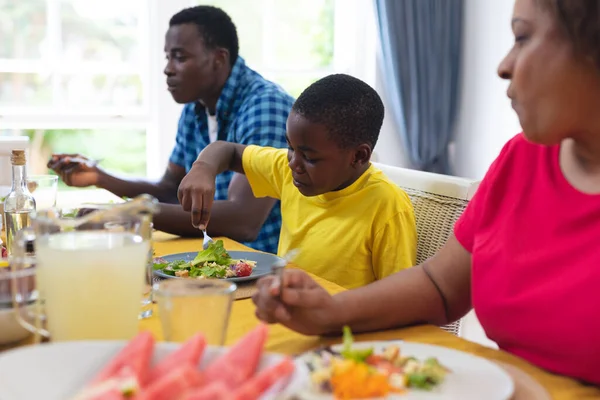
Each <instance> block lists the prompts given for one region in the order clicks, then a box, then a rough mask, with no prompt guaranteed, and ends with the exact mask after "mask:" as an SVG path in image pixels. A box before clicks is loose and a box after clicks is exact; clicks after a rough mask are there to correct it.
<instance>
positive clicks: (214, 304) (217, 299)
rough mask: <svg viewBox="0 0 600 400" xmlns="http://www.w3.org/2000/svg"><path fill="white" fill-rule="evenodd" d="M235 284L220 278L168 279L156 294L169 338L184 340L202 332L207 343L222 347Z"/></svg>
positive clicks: (174, 340) (166, 337)
mask: <svg viewBox="0 0 600 400" xmlns="http://www.w3.org/2000/svg"><path fill="white" fill-rule="evenodd" d="M235 290H236V285H235V284H234V283H232V282H228V281H226V280H221V279H167V280H164V281H162V282H160V283H158V284H157V285H156V287H155V289H154V297H155V299H156V302H157V303H158V311H159V315H160V321H161V324H162V328H163V334H164V337H165V340H166V341H169V342H184V341H186V340H187V339H189V338H190V337H192V336H193V335H194V334H196V333H198V332H201V333H203V334H204V336H205V337H206V341H207V343H208V344H211V345H217V346H222V345H223V343H224V342H225V333H226V331H227V324H228V322H229V314H230V313H231V304H232V302H233V294H234V292H235Z"/></svg>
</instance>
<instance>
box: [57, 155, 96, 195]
mask: <svg viewBox="0 0 600 400" xmlns="http://www.w3.org/2000/svg"><path fill="white" fill-rule="evenodd" d="M47 166H48V168H50V169H52V170H53V171H54V172H56V173H57V174H58V175H59V176H60V178H61V179H62V180H63V181H64V182H65V183H66V184H67V185H69V186H75V187H86V186H94V185H97V184H98V180H99V177H100V169H99V168H98V167H97V166H96V162H93V161H91V160H90V159H88V158H87V157H85V156H82V155H79V154H53V155H52V158H50V160H49V161H48V164H47Z"/></svg>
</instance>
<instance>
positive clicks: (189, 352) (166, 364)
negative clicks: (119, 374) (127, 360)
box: [143, 333, 206, 386]
mask: <svg viewBox="0 0 600 400" xmlns="http://www.w3.org/2000/svg"><path fill="white" fill-rule="evenodd" d="M205 348H206V339H205V338H204V335H202V334H201V333H198V334H196V335H194V336H193V337H191V338H190V339H188V341H187V342H185V343H184V344H182V345H181V346H180V347H179V348H178V349H177V350H175V351H174V352H172V353H171V354H169V355H168V356H166V357H165V358H163V359H162V360H161V361H159V362H158V364H156V365H155V366H154V367H153V368H152V369H151V370H150V373H149V374H148V376H147V377H146V381H144V384H143V386H146V385H148V384H150V383H152V382H154V381H156V380H159V379H160V378H162V377H163V376H165V375H166V374H168V373H169V372H171V371H172V370H173V369H174V368H176V367H179V366H182V365H185V364H189V365H191V366H192V367H197V366H198V364H199V363H200V359H201V358H202V354H203V353H204V349H205Z"/></svg>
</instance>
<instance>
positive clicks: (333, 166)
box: [287, 110, 371, 196]
mask: <svg viewBox="0 0 600 400" xmlns="http://www.w3.org/2000/svg"><path fill="white" fill-rule="evenodd" d="M287 142H288V147H289V150H288V162H289V166H290V169H291V170H292V177H293V179H294V186H296V187H297V188H298V190H299V191H300V193H302V194H303V195H304V196H317V195H319V194H323V193H327V192H333V191H336V190H341V189H344V188H345V187H347V186H349V185H351V184H352V183H353V182H354V181H355V180H356V179H357V178H358V177H359V176H360V175H361V174H362V172H363V171H364V170H365V169H366V167H368V164H369V158H370V156H371V149H370V147H369V146H368V145H366V144H361V145H359V146H358V147H355V148H348V149H343V148H340V146H339V145H338V144H337V143H336V142H335V141H333V140H332V139H330V137H329V132H328V130H327V128H326V127H325V126H324V125H322V124H317V123H312V122H310V121H308V120H307V119H306V118H304V117H302V116H301V115H299V114H297V113H296V112H294V110H292V111H291V112H290V115H289V117H288V120H287Z"/></svg>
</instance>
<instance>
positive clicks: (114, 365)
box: [91, 332, 154, 385]
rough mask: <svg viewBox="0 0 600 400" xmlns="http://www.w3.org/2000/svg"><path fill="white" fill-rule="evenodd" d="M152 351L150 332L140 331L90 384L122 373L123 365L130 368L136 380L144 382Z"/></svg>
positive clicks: (152, 340)
mask: <svg viewBox="0 0 600 400" xmlns="http://www.w3.org/2000/svg"><path fill="white" fill-rule="evenodd" d="M153 352H154V337H152V334H151V333H150V332H140V333H139V334H138V335H137V336H136V337H134V338H133V339H131V341H129V343H127V344H126V345H125V347H123V349H122V350H121V351H120V352H119V353H117V355H116V356H115V357H114V358H113V359H112V360H111V361H110V362H109V363H108V364H107V365H106V366H105V367H104V368H103V369H102V370H101V371H100V372H99V373H98V374H97V375H96V377H95V378H94V379H93V380H92V382H91V384H92V385H94V384H97V383H99V382H103V381H106V380H108V379H110V378H112V377H114V376H116V375H117V374H119V373H123V370H124V368H125V367H128V368H130V370H131V371H132V372H133V373H134V374H135V377H136V379H137V380H138V382H144V381H145V380H146V376H147V374H148V369H149V365H150V360H151V359H152V353H153ZM125 369H127V368H125Z"/></svg>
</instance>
